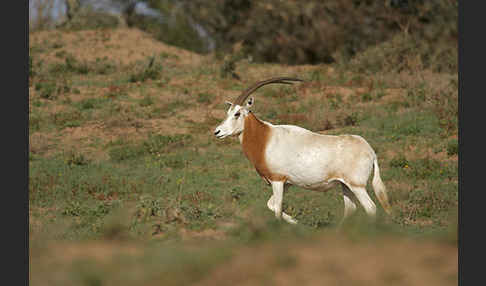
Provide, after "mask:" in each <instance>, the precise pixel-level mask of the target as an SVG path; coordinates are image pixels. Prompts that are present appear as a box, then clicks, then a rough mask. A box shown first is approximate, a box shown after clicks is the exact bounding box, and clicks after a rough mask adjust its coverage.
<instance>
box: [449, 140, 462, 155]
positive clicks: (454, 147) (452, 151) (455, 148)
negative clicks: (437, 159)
mask: <svg viewBox="0 0 486 286" xmlns="http://www.w3.org/2000/svg"><path fill="white" fill-rule="evenodd" d="M458 152H459V143H458V141H457V139H451V140H449V142H447V155H449V156H452V155H457V153H458Z"/></svg>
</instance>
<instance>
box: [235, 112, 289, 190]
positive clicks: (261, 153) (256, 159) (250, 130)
mask: <svg viewBox="0 0 486 286" xmlns="http://www.w3.org/2000/svg"><path fill="white" fill-rule="evenodd" d="M244 124H245V126H244V129H243V139H242V145H243V153H245V155H246V157H247V158H248V160H250V162H251V163H252V164H253V166H255V169H256V170H257V172H258V174H259V175H260V176H262V177H264V178H266V179H267V180H270V181H285V176H282V175H278V174H274V173H272V172H271V171H270V170H269V169H268V166H267V163H266V160H265V149H266V147H267V144H268V140H269V139H270V135H271V129H270V127H269V126H268V125H266V124H265V123H263V122H262V121H260V120H259V119H258V118H256V117H255V115H253V113H251V112H250V113H249V114H248V116H246V118H245V123H244Z"/></svg>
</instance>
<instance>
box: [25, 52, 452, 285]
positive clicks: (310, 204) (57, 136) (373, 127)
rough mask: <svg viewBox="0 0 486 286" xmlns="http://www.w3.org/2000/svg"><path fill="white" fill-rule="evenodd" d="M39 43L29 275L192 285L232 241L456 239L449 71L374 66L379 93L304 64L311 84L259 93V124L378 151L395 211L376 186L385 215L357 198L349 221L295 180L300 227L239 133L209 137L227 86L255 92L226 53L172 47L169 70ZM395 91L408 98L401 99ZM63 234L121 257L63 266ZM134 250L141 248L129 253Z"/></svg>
mask: <svg viewBox="0 0 486 286" xmlns="http://www.w3.org/2000/svg"><path fill="white" fill-rule="evenodd" d="M42 49H43V50H38V51H36V53H35V54H34V56H33V57H32V58H31V59H32V60H31V62H32V63H31V68H32V72H31V81H32V85H31V89H30V91H31V92H32V94H31V99H30V106H29V108H30V112H29V135H30V139H31V140H30V144H31V147H32V150H31V152H30V153H29V216H30V230H29V234H30V237H31V243H32V244H31V245H32V249H33V251H32V257H31V261H32V262H31V268H32V270H33V271H32V273H33V275H32V276H31V282H35V281H36V279H41V280H42V277H47V276H48V274H43V273H51V272H49V271H47V270H49V269H56V273H58V274H59V277H58V278H59V280H56V281H57V282H56V281H54V282H52V283H48V284H53V285H86V284H88V285H105V284H110V283H112V284H118V283H120V285H133V284H157V285H158V284H161V283H162V284H164V285H181V284H188V283H192V282H194V281H199V280H200V279H202V278H203V277H206V275H207V271H210V270H211V269H216V268H218V267H221V265H225V264H224V263H225V262H226V261H228V260H230V258H231V257H232V256H233V255H234V254H233V251H232V249H239V250H241V249H243V248H246V247H250V248H251V249H252V250H253V251H254V250H255V249H256V247H260V246H261V245H265V244H266V243H268V244H276V245H286V244H287V243H288V242H289V241H292V243H294V244H296V245H301V246H302V245H303V244H306V243H307V242H308V241H312V239H313V238H315V237H321V238H322V237H330V236H332V235H333V234H335V232H336V231H339V235H340V237H343V236H344V237H346V238H349V239H351V240H352V241H358V242H363V241H367V240H368V239H369V240H374V239H378V238H382V237H392V239H395V238H396V237H402V238H419V239H424V238H429V239H430V240H431V241H433V242H436V243H439V242H442V241H447V242H448V243H451V244H455V243H456V242H457V232H456V229H457V208H458V178H457V176H458V165H457V155H458V152H459V150H458V140H457V139H455V138H457V124H456V123H457V116H456V115H457V113H455V108H457V102H456V99H457V94H456V90H455V89H456V86H455V83H454V81H453V80H452V81H451V82H448V80H449V78H450V76H449V75H441V74H438V75H435V76H437V78H438V79H437V78H433V79H434V80H435V81H434V80H430V81H429V80H427V78H426V76H427V74H420V77H424V78H420V80H419V79H418V77H419V75H417V78H415V80H408V81H403V82H401V83H400V85H396V82H395V81H394V80H395V79H393V80H391V79H389V78H386V77H382V76H379V75H376V76H375V77H376V78H373V80H374V81H375V82H376V84H375V87H374V88H369V89H368V90H366V91H365V92H362V91H359V92H358V91H357V90H351V91H352V92H350V93H349V94H345V93H344V92H342V93H341V92H340V91H333V92H328V91H327V89H325V88H327V87H329V86H331V87H334V86H336V85H337V86H338V87H345V88H349V89H354V88H355V87H362V86H361V85H362V84H363V82H367V79H365V78H362V77H360V76H357V75H353V74H345V73H342V72H335V73H329V74H327V73H326V72H325V70H326V69H325V68H324V67H315V69H313V70H314V71H311V72H307V75H308V77H309V78H311V79H312V80H313V81H311V82H310V83H306V84H307V85H304V84H302V85H294V86H268V87H265V88H262V89H261V90H259V91H258V92H256V93H255V94H254V96H255V98H256V101H255V107H254V110H253V112H254V113H255V114H256V116H258V117H259V118H261V119H262V120H265V121H269V122H271V123H273V124H295V125H299V126H302V127H305V128H308V129H310V130H314V131H324V132H325V133H327V134H349V133H351V134H358V135H361V136H363V137H364V138H365V139H366V140H367V141H368V142H369V143H370V145H371V146H372V147H373V148H374V150H375V151H376V153H377V155H378V160H379V165H380V171H381V177H382V179H383V181H384V183H385V185H386V186H387V189H388V192H389V197H390V201H391V204H392V208H393V213H392V214H391V215H389V216H388V215H386V214H385V213H384V211H383V210H382V208H381V206H380V205H379V204H378V201H377V200H376V197H375V195H374V193H373V191H372V188H371V185H370V184H369V186H368V192H369V194H370V197H371V198H372V199H373V200H374V201H375V202H377V207H378V218H377V222H376V223H375V224H373V223H370V222H369V221H368V219H367V216H366V214H365V212H364V211H363V209H362V208H361V207H359V208H358V211H357V212H356V214H355V215H354V216H352V217H351V218H350V219H349V220H348V221H347V222H346V223H345V224H344V225H343V226H342V227H341V228H338V224H339V222H340V220H341V217H342V215H343V207H344V206H343V197H342V194H341V189H340V187H337V188H335V189H333V190H330V191H328V192H325V193H320V192H311V191H307V190H303V189H300V188H297V187H291V188H290V189H289V191H288V192H287V193H286V194H285V196H284V204H283V208H284V211H285V212H287V213H288V214H290V215H292V216H294V217H295V218H296V219H297V220H298V221H299V224H298V225H295V226H294V225H288V224H286V223H285V222H282V221H278V220H276V219H275V217H274V214H273V213H272V212H271V211H270V210H268V208H267V206H266V203H267V200H268V199H269V197H270V196H271V188H270V187H269V186H267V185H266V184H265V182H264V181H263V180H262V179H261V178H260V177H259V176H258V174H257V173H256V171H255V170H254V168H253V167H252V166H251V164H250V163H249V162H248V160H247V159H246V157H245V156H244V154H243V152H242V150H241V146H240V144H239V142H238V140H237V139H236V138H227V139H224V140H217V139H216V138H214V136H213V135H212V130H214V127H215V126H216V125H217V124H219V122H220V121H221V120H222V119H223V117H224V112H222V110H221V109H220V108H219V106H223V103H222V100H225V99H228V100H230V99H231V96H233V95H231V96H229V95H227V94H226V93H229V92H231V93H232V94H234V95H237V94H238V93H239V92H241V90H243V89H244V88H246V84H244V83H243V82H240V81H237V80H233V79H229V78H226V79H221V78H220V77H219V76H218V75H217V72H218V69H217V67H218V66H220V63H219V62H218V63H216V62H213V61H216V60H215V59H212V58H208V59H206V60H205V61H206V62H204V63H201V64H200V65H198V66H195V67H191V68H192V69H191V68H188V67H186V66H178V65H177V61H175V63H172V62H170V60H172V59H176V60H177V58H176V56H175V55H174V56H169V55H168V54H167V55H161V56H160V57H159V58H162V60H164V69H163V70H162V69H160V67H161V66H157V64H158V63H159V62H158V60H159V59H155V58H148V60H145V61H141V62H136V63H129V64H125V65H123V64H113V62H111V61H108V60H106V59H99V60H95V61H80V60H76V59H74V57H72V58H70V55H69V53H68V52H66V53H61V52H59V48H56V49H55V50H56V53H57V56H55V57H56V61H57V64H54V63H52V62H48V61H45V62H44V63H43V64H40V63H41V62H42V60H43V59H42V58H38V57H42V55H43V54H47V53H49V51H51V50H52V49H54V48H53V47H50V45H47V44H44V45H42ZM59 59H61V61H59ZM62 59H64V60H62ZM67 59H69V60H67ZM150 59H153V61H151V60H150ZM44 60H45V59H44ZM165 60H166V61H167V63H168V64H167V65H165ZM169 63H170V64H169ZM245 65H246V66H245ZM113 67H115V68H113ZM238 68H240V67H238ZM241 68H242V70H243V69H246V70H247V72H248V74H253V72H254V71H256V72H255V76H253V77H252V78H248V79H244V80H245V83H246V82H250V81H253V80H254V79H255V78H256V77H259V76H260V74H271V73H275V70H274V68H275V66H268V65H264V64H262V65H259V64H251V65H249V64H245V63H241ZM285 68H287V69H290V70H293V69H294V67H285ZM301 68H302V67H296V68H295V71H296V72H300V71H299V69H301ZM290 73H292V72H290ZM241 74H243V73H241ZM395 76H397V77H398V76H399V75H395ZM168 78H175V79H177V81H175V82H176V83H175V84H172V82H171V81H170V82H169V81H168ZM131 79H134V80H131ZM149 79H152V80H149ZM350 79H351V81H352V83H349V82H350ZM350 85H351V87H350ZM397 86H398V87H397ZM391 87H393V88H400V93H397V92H395V93H393V94H392V92H390V90H389V88H391ZM197 105H201V106H208V111H207V112H204V111H203V112H201V109H200V106H197ZM186 111H187V112H186ZM187 114H190V115H187ZM68 127H69V129H67V128H68ZM321 238H319V239H321ZM52 241H54V242H55V243H56V244H58V243H59V245H62V243H72V244H71V245H80V247H81V248H82V249H84V247H86V248H87V249H88V248H89V246H86V245H85V244H89V243H92V242H93V241H94V242H99V243H101V244H103V243H107V244H109V245H116V247H117V249H118V248H119V250H117V251H116V253H117V255H119V257H118V256H116V255H115V258H114V259H113V260H111V262H106V261H103V260H98V259H95V258H85V259H84V260H83V259H74V260H69V259H68V262H66V263H60V262H59V261H61V260H58V263H59V265H57V266H55V267H54V266H53V265H51V264H49V263H47V262H46V257H47V256H46V255H45V253H49V251H51V250H50V249H52V248H53V247H55V246H51V245H50V242H52ZM125 244H130V245H132V246H133V247H134V248H135V249H136V250H137V251H141V252H142V253H140V255H138V256H137V255H135V256H130V255H124V254H122V253H123V251H122V249H123V247H124V246H123V245H125ZM60 247H62V246H60ZM254 247H255V248H254ZM341 247H343V246H341ZM343 249H344V248H343ZM257 252H258V251H257ZM62 253H64V252H63V251H62ZM69 253H70V252H69V251H67V250H66V255H69ZM82 253H83V252H82ZM275 253H277V252H275ZM278 253H280V254H279V255H280V256H279V255H274V256H275V261H273V260H272V261H273V262H272V263H275V265H276V266H275V267H276V268H279V269H280V267H282V269H284V268H285V267H289V269H291V268H292V267H293V266H292V265H298V264H299V262H298V261H299V260H298V259H297V258H295V257H294V256H292V255H290V254H289V255H287V256H286V255H284V254H282V253H286V252H282V251H278ZM296 261H297V262H296ZM272 265H273V264H272ZM269 267H270V266H269ZM271 267H274V266H271ZM126 269H130V271H125V270H126ZM120 270H121V271H120ZM43 275H47V276H43ZM115 277H118V278H115ZM49 279H51V278H50V276H49ZM117 279H118V280H117ZM120 279H122V280H120ZM125 279H126V280H125ZM262 279H263V278H262ZM133 281H135V282H133ZM154 281H155V283H154ZM132 282H133V283H132ZM56 283H57V284H56ZM33 284H34V283H33ZM39 284H42V283H39ZM216 285H217V284H216Z"/></svg>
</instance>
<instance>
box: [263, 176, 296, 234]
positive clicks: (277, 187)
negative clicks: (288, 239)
mask: <svg viewBox="0 0 486 286" xmlns="http://www.w3.org/2000/svg"><path fill="white" fill-rule="evenodd" d="M285 189H287V186H285V184H284V182H272V190H273V195H272V196H271V197H270V199H269V200H268V202H267V206H268V208H269V209H270V210H272V211H273V212H275V217H277V218H278V219H280V218H283V219H284V220H285V221H286V222H288V223H291V224H296V223H297V221H296V220H295V219H293V218H292V217H291V216H289V215H288V214H286V213H285V212H283V211H282V202H283V193H284V190H285Z"/></svg>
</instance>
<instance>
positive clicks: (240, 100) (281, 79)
mask: <svg viewBox="0 0 486 286" xmlns="http://www.w3.org/2000/svg"><path fill="white" fill-rule="evenodd" d="M290 81H303V80H301V79H298V78H292V77H274V78H271V79H267V80H263V81H259V82H257V83H255V84H254V85H252V86H250V87H249V88H247V89H246V90H245V91H243V92H242V93H241V94H240V96H238V98H237V99H236V100H235V102H234V104H237V105H243V102H245V100H246V99H247V98H248V96H250V94H252V93H253V92H254V91H255V90H257V89H259V88H260V87H262V86H264V85H266V84H270V83H283V84H292V82H290Z"/></svg>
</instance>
